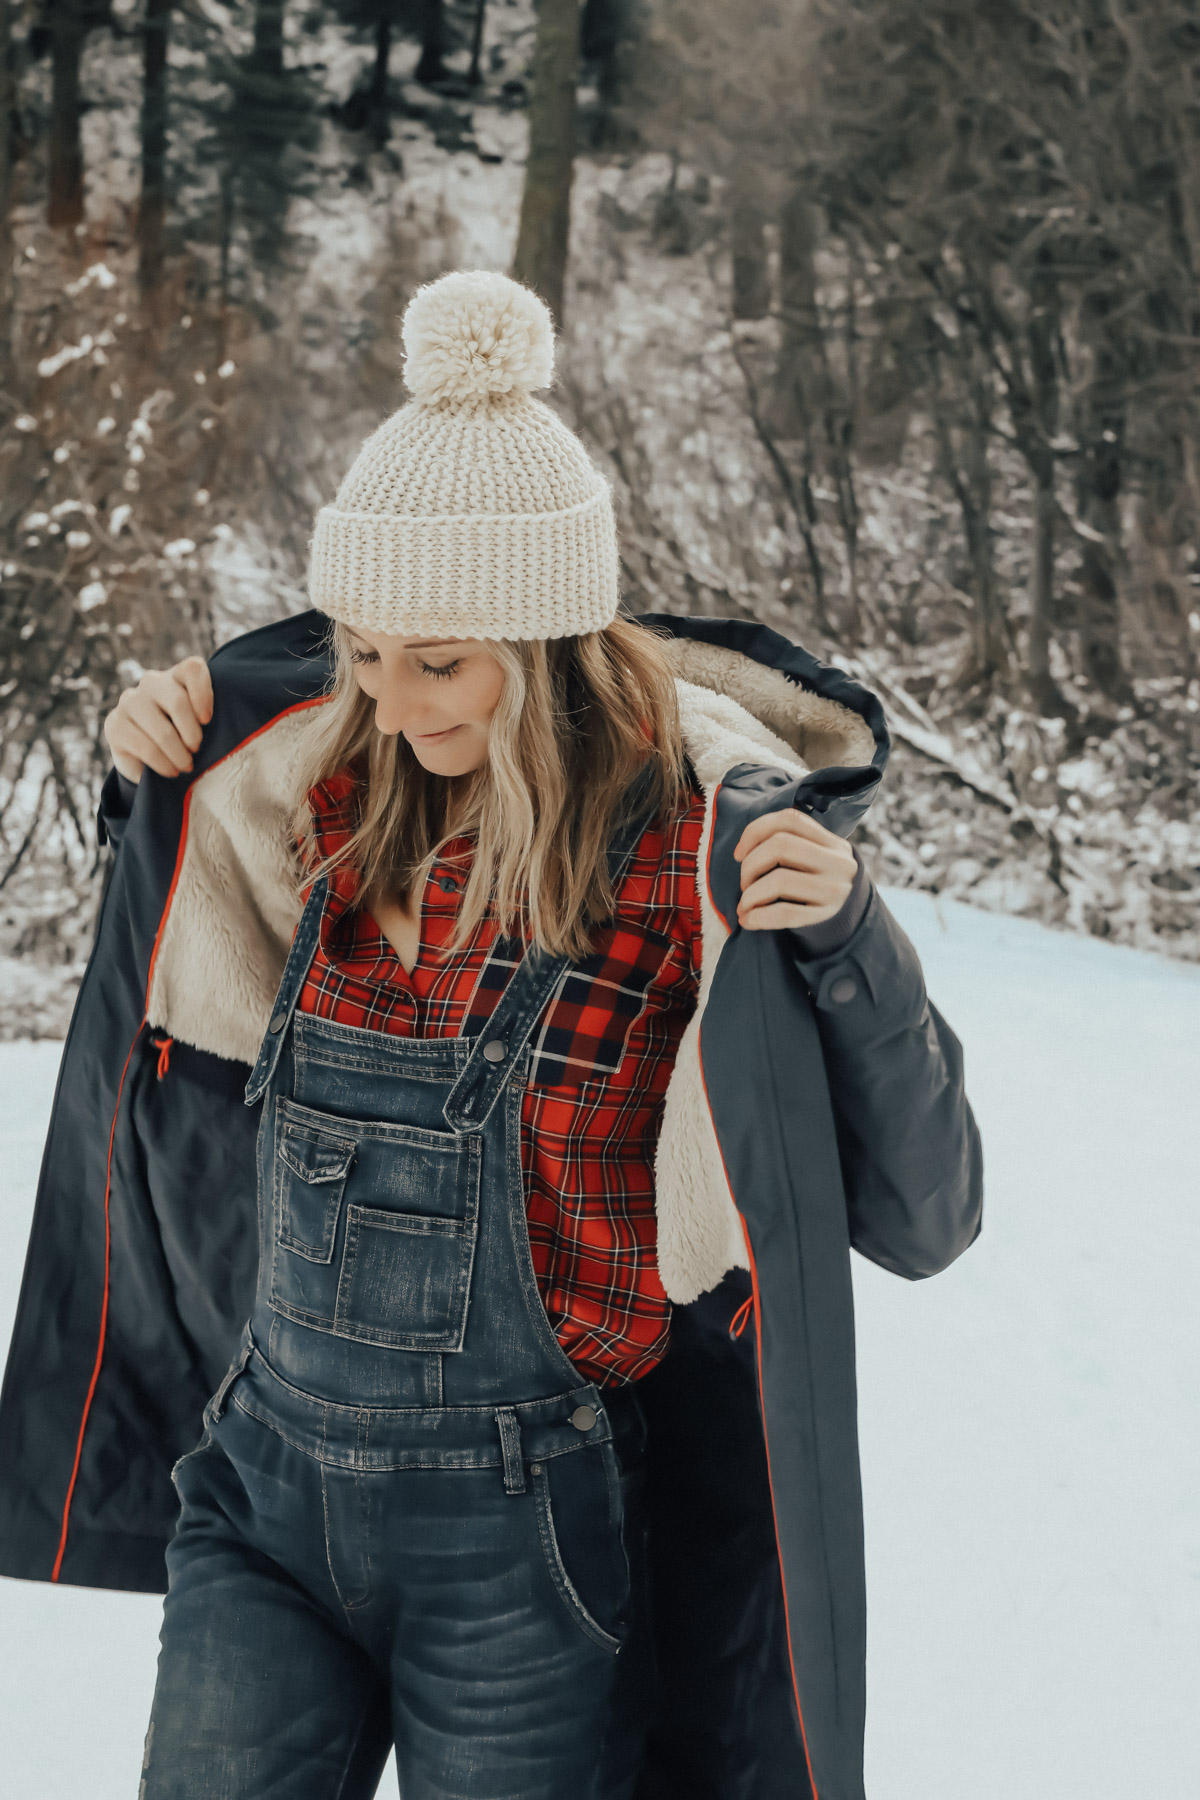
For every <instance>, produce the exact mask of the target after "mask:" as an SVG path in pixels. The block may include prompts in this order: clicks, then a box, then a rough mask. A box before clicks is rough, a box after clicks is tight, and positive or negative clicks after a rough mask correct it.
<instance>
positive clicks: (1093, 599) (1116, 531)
mask: <svg viewBox="0 0 1200 1800" xmlns="http://www.w3.org/2000/svg"><path fill="white" fill-rule="evenodd" d="M1089 410H1090V409H1089ZM1090 423H1091V429H1090V430H1089V432H1088V438H1087V442H1086V444H1085V452H1084V458H1083V467H1082V469H1081V471H1080V481H1079V518H1080V522H1081V523H1082V524H1084V525H1086V526H1088V527H1090V530H1091V531H1092V532H1095V533H1097V534H1098V535H1097V536H1096V537H1093V536H1091V535H1089V536H1087V537H1085V538H1084V541H1083V551H1082V554H1081V556H1080V566H1079V586H1080V596H1079V650H1080V657H1081V660H1082V663H1083V673H1084V675H1085V677H1086V678H1087V680H1088V681H1092V682H1095V684H1096V686H1097V687H1098V688H1099V689H1100V691H1101V693H1104V694H1107V695H1108V696H1109V697H1110V698H1111V699H1114V700H1118V699H1125V698H1126V697H1127V696H1128V692H1129V683H1128V681H1127V680H1126V678H1125V670H1124V668H1123V666H1122V662H1121V629H1120V627H1121V619H1120V587H1119V583H1118V570H1119V567H1120V559H1121V507H1120V496H1121V446H1122V438H1123V435H1124V434H1123V425H1124V420H1123V418H1122V417H1121V415H1120V414H1119V413H1118V412H1116V411H1113V410H1109V409H1108V408H1105V407H1100V408H1099V409H1097V411H1096V416H1095V417H1094V418H1093V419H1092V420H1091V422H1090Z"/></svg>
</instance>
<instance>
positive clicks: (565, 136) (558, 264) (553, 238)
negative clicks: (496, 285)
mask: <svg viewBox="0 0 1200 1800" xmlns="http://www.w3.org/2000/svg"><path fill="white" fill-rule="evenodd" d="M579 20H580V8H579V0H538V14H537V37H536V39H535V42H534V48H533V80H532V90H531V92H530V96H529V155H528V160H527V161H526V164H525V188H524V191H523V193H522V195H521V222H520V226H519V228H518V231H517V251H516V255H515V257H514V258H513V275H514V277H515V279H516V280H517V281H523V282H525V283H526V285H527V286H529V287H531V288H533V289H534V290H535V292H536V293H539V294H540V295H541V297H542V299H543V300H544V301H545V302H546V304H547V306H548V307H549V308H550V310H551V312H552V313H553V314H554V318H555V321H556V323H557V324H558V326H559V328H560V330H561V328H562V319H563V289H564V287H565V285H566V274H567V243H568V238H569V235H570V224H571V178H572V176H573V174H574V169H575V88H576V83H577V80H578V75H579Z"/></svg>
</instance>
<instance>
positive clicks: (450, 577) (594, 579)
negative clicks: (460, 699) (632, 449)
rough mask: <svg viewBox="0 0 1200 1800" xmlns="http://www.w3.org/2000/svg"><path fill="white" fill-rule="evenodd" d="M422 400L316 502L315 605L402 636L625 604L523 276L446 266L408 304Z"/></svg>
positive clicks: (464, 632)
mask: <svg viewBox="0 0 1200 1800" xmlns="http://www.w3.org/2000/svg"><path fill="white" fill-rule="evenodd" d="M401 332H402V336H403V339H404V350H405V361H404V379H405V382H406V384H407V386H408V388H409V390H410V391H411V393H412V396H413V399H412V401H411V403H410V404H409V405H407V406H402V407H401V408H400V410H399V412H396V413H393V414H392V416H391V418H390V419H386V420H385V421H384V423H383V424H382V425H380V426H379V427H378V429H377V430H376V431H374V432H372V434H371V436H370V437H369V438H368V439H367V441H366V443H365V444H364V445H363V446H362V449H361V450H360V451H359V453H358V455H357V456H356V457H355V459H354V462H353V463H352V464H351V466H350V470H349V472H348V474H347V475H346V477H345V480H344V481H343V482H342V485H341V487H340V488H339V489H338V492H337V498H336V499H335V501H334V503H333V505H332V506H323V507H322V508H321V510H320V511H319V512H318V514H317V519H316V527H315V530H314V532H313V539H312V546H311V555H310V562H309V594H310V596H311V598H312V602H313V605H314V606H317V607H319V608H320V609H321V611H322V612H325V613H328V614H329V616H330V617H331V618H334V619H341V620H343V621H344V622H345V623H346V624H348V625H364V626H366V628H367V629H368V630H369V631H386V632H396V633H398V634H401V635H403V636H406V637H415V636H423V635H425V634H426V633H428V634H430V635H431V636H437V637H490V638H553V637H568V636H572V635H574V634H576V633H581V632H587V631H598V630H599V629H600V628H601V627H602V626H604V625H609V624H611V623H612V620H613V619H614V618H615V616H616V612H617V599H618V582H617V537H616V527H615V524H614V521H613V512H612V502H611V500H610V497H609V491H608V483H607V482H606V481H605V479H604V477H603V476H602V475H601V474H600V472H599V470H598V469H596V468H595V467H594V466H593V465H592V463H591V462H590V460H589V458H588V455H587V452H586V451H585V449H584V447H583V445H582V444H581V443H580V441H579V439H578V438H577V437H576V436H575V435H574V433H573V432H571V431H569V430H568V429H567V427H566V426H565V425H564V424H563V422H562V420H561V419H560V418H559V417H558V416H557V414H556V413H554V412H552V411H551V409H550V408H549V407H548V406H546V405H545V404H544V403H543V402H542V401H540V400H534V399H532V398H531V391H532V390H533V389H535V388H545V387H548V386H549V385H550V378H551V374H552V372H553V368H554V331H553V327H552V325H551V322H550V314H549V313H548V312H547V310H546V308H545V306H544V305H543V304H542V302H541V301H540V300H539V299H538V297H537V295H536V294H534V293H533V292H532V291H531V290H530V289H529V288H526V287H522V286H520V284H519V283H517V282H515V281H510V280H509V279H508V277H507V276H505V275H493V274H488V273H486V272H483V271H479V272H473V273H460V274H455V275H444V276H443V277H442V279H441V280H440V281H434V282H431V283H430V284H429V285H428V286H427V287H423V288H420V289H418V291H417V293H416V294H414V296H413V298H412V300H411V301H410V302H409V305H408V307H407V308H406V310H405V313H404V319H403V322H402V326H401Z"/></svg>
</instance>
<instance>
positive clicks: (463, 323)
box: [400, 269, 554, 405]
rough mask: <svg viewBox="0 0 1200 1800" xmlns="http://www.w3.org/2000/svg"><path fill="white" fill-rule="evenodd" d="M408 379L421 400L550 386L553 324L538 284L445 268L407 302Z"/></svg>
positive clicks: (476, 397) (460, 400) (465, 398)
mask: <svg viewBox="0 0 1200 1800" xmlns="http://www.w3.org/2000/svg"><path fill="white" fill-rule="evenodd" d="M400 329H401V336H402V338H403V340H404V352H405V356H404V380H405V383H406V385H407V387H408V389H409V391H410V393H411V394H412V395H413V397H414V398H415V399H416V400H419V401H423V402H424V403H426V404H427V405H428V404H433V403H435V402H438V401H445V402H449V403H450V404H456V403H457V404H460V405H461V404H464V403H470V402H478V401H483V400H488V399H490V398H492V397H493V396H498V395H503V394H511V393H513V392H514V390H515V391H519V392H524V393H530V392H532V391H533V390H534V389H536V388H545V387H549V385H550V379H551V376H552V375H553V373H554V326H553V323H552V322H551V318H550V313H549V311H548V309H547V307H546V306H545V304H544V303H543V302H542V301H541V300H539V299H538V297H537V295H536V294H535V293H534V292H533V291H532V289H530V288H527V287H522V286H521V284H520V282H517V281H511V280H510V279H509V277H508V276H507V275H496V274H491V273H489V272H488V271H486V270H482V269H481V270H472V271H467V272H462V273H458V274H454V275H443V276H442V277H441V279H440V280H439V281H433V282H430V283H429V284H428V286H426V287H422V288H418V289H417V292H416V293H415V294H414V295H413V297H412V299H411V300H410V301H409V303H408V306H407V307H406V308H405V312H404V319H403V322H402V324H401V328H400Z"/></svg>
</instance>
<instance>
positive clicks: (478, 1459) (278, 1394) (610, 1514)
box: [141, 827, 651, 1800]
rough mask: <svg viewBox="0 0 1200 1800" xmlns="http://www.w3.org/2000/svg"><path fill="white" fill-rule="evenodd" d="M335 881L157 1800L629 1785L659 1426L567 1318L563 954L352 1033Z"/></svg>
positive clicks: (308, 952)
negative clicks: (339, 977)
mask: <svg viewBox="0 0 1200 1800" xmlns="http://www.w3.org/2000/svg"><path fill="white" fill-rule="evenodd" d="M637 835H638V832H637V830H636V829H635V828H634V827H627V828H626V830H625V831H624V833H623V834H619V836H618V838H617V839H616V840H614V844H613V848H612V851H611V852H610V868H612V870H613V872H614V873H618V872H619V871H620V870H621V869H622V868H623V867H624V865H625V861H626V860H627V857H628V855H629V854H631V852H632V848H633V845H634V844H635V843H636V841H637ZM324 895H325V884H324V882H323V881H318V882H317V883H316V884H315V885H314V888H313V891H312V894H311V896H310V898H309V901H308V903H307V906H306V908H305V911H304V914H303V917H302V919H301V922H300V924H299V926H298V928H297V931H296V936H295V939H294V940H293V945H292V950H291V953H290V956H289V958H288V962H287V966H286V968H285V971H284V975H283V979H282V983H281V985H280V989H279V994H278V997H277V1000H276V1004H275V1008H274V1012H273V1016H272V1018H271V1023H270V1027H269V1029H268V1031H267V1034H266V1037H265V1039H264V1041H263V1045H262V1049H261V1051H260V1054H259V1058H258V1062H257V1064H256V1066H255V1068H254V1071H253V1073H252V1075H251V1078H250V1082H249V1085H248V1087H247V1101H248V1102H253V1101H255V1100H257V1099H258V1098H259V1096H262V1098H263V1118H262V1126H261V1130H260V1134H259V1146H258V1185H259V1217H260V1232H261V1241H260V1272H259V1284H258V1292H257V1297H256V1301H255V1306H254V1311H253V1313H252V1316H251V1318H250V1321H249V1323H248V1325H247V1328H246V1331H245V1333H244V1336H243V1340H242V1345H241V1348H240V1350H239V1353H238V1356H237V1357H236V1358H235V1360H234V1363H233V1365H232V1367H231V1368H230V1370H229V1372H228V1374H227V1375H226V1377H225V1379H224V1380H223V1382H222V1384H221V1386H220V1388H219V1389H218V1390H217V1393H216V1394H215V1395H214V1396H213V1398H212V1400H211V1401H210V1402H209V1405H208V1407H207V1409H206V1411H205V1419H204V1423H205V1432H204V1436H203V1438H202V1439H201V1442H200V1444H199V1447H198V1448H197V1449H196V1450H194V1451H193V1452H192V1453H191V1454H190V1455H188V1456H186V1457H184V1458H183V1459H182V1461H181V1462H180V1463H179V1464H177V1465H176V1469H175V1475H174V1479H175V1484H176V1488H177V1491H178V1493H179V1497H180V1500H181V1503H182V1511H181V1515H180V1520H179V1525H178V1528H177V1532H176V1536H175V1538H174V1540H173V1541H172V1543H171V1545H170V1547H169V1549H168V1552H167V1566H168V1572H169V1578H170V1585H169V1592H168V1595H167V1599H166V1602H165V1606H164V1615H163V1630H162V1654H161V1656H160V1660H159V1676H158V1685H157V1689H156V1693H155V1701H154V1708H153V1713H152V1718H151V1725H150V1732H149V1735H148V1738H147V1746H146V1759H145V1768H144V1772H143V1780H142V1788H141V1800H285V1797H286V1800H359V1797H361V1796H368V1795H370V1794H372V1793H374V1791H375V1786H376V1783H377V1780H378V1775H379V1772H380V1769H381V1767H382V1764H383V1761H384V1760H385V1758H386V1754H387V1750H388V1747H389V1745H390V1743H391V1742H392V1741H393V1740H394V1742H395V1746H396V1757H397V1766H398V1771H399V1779H400V1792H401V1796H402V1800H585V1797H587V1796H597V1797H599V1796H603V1797H604V1800H622V1797H624V1796H627V1795H629V1794H631V1793H632V1791H633V1787H634V1784H635V1781H636V1771H637V1763H638V1760H639V1753H640V1730H641V1724H640V1721H641V1719H642V1718H643V1717H644V1713H645V1708H646V1706H647V1705H648V1695H649V1688H650V1685H651V1682H650V1675H651V1668H650V1666H649V1665H650V1650H649V1635H650V1634H649V1630H648V1627H647V1622H646V1617H645V1614H646V1602H645V1592H644V1589H645V1572H644V1536H645V1532H644V1525H643V1522H642V1500H641V1471H640V1465H641V1462H642V1457H643V1452H644V1437H645V1430H644V1421H643V1418H642V1414H641V1409H640V1406H639V1404H638V1401H637V1399H636V1397H635V1395H634V1392H633V1389H632V1388H623V1389H622V1388H614V1389H603V1390H602V1389H601V1388H599V1387H597V1386H596V1385H595V1384H593V1383H591V1382H588V1381H586V1380H584V1379H582V1378H581V1376H580V1373H579V1371H578V1370H577V1369H576V1368H575V1366H574V1364H573V1363H572V1362H571V1361H570V1359H569V1358H568V1357H567V1355H566V1353H565V1352H564V1351H563V1350H562V1348H561V1347H560V1345H559V1343H558V1340H557V1339H556V1337H555V1335H554V1331H553V1329H552V1327H551V1325H550V1321H549V1319H548V1317H547V1315H546V1311H545V1308H544V1306H543V1304H542V1300H541V1297H540V1294H539V1291H538V1287H537V1283H536V1280H535V1277H534V1270H533V1263H532V1258H531V1254H530V1246H529V1237H528V1231H527V1226H526V1220H525V1195H524V1184H523V1180H522V1170H521V1136H520V1133H521V1095H522V1089H523V1087H524V1084H525V1079H526V1075H527V1071H528V1066H529V1061H530V1050H529V1047H528V1045H529V1038H530V1036H531V1033H532V1032H533V1030H534V1028H535V1026H536V1024H537V1022H538V1020H539V1017H540V1015H541V1013H542V1011H543V1009H544V1007H545V1006H546V1004H547V1002H548V1001H549V999H550V996H551V994H552V992H553V990H554V988H555V986H556V984H557V982H558V980H559V979H560V977H561V975H562V973H563V970H564V968H565V967H566V960H565V959H563V958H551V957H547V956H538V955H535V954H532V953H531V954H528V955H526V956H525V957H524V958H523V960H521V961H520V962H519V963H518V964H517V967H516V970H515V972H514V973H513V975H512V976H511V978H510V979H509V982H508V985H507V987H506V989H505V992H504V994H503V996H502V998H501V1000H500V1002H499V1004H498V1006H497V1007H496V1010H495V1011H494V1013H493V1014H492V1016H491V1018H490V1019H489V1020H488V1022H487V1023H486V1025H485V1026H484V1028H483V1031H482V1032H481V1034H480V1035H479V1036H478V1037H476V1038H434V1039H421V1038H401V1037H394V1036H390V1035H389V1034H387V1033H386V1032H382V1031H372V1030H365V1029H360V1028H357V1027H353V1026H346V1025H340V1024H336V1023H333V1022H330V1021H326V1020H322V1019H319V1018H316V1017H314V1016H312V1015H310V1014H307V1013H300V1012H298V1011H297V1010H296V1003H297V1000H298V997H299V994H300V991H301V988H302V986H303V983H304V978H305V975H306V973H307V970H308V966H309V963H310V962H311V960H312V956H313V952H314V950H315V947H316V943H317V938H318V932H319V928H320V921H321V915H322V909H323V904H324ZM513 950H514V946H513V945H512V944H511V943H505V942H504V941H503V940H501V941H499V942H498V944H497V946H496V947H495V949H494V950H493V953H492V954H493V956H504V957H505V958H506V959H509V960H511V957H512V954H513Z"/></svg>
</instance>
